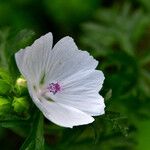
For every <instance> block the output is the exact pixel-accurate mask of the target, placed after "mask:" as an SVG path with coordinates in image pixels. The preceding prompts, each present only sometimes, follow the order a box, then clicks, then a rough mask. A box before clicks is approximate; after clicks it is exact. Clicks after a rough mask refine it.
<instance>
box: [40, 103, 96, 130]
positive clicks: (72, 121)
mask: <svg viewBox="0 0 150 150" xmlns="http://www.w3.org/2000/svg"><path fill="white" fill-rule="evenodd" d="M42 102H43V105H44V109H43V110H42V111H43V114H44V115H45V117H46V118H47V119H49V120H50V121H52V122H54V123H55V124H57V125H59V126H62V127H70V128H72V127H73V126H78V125H84V124H89V123H91V122H93V121H94V118H93V117H91V116H90V115H88V114H86V113H84V112H82V111H80V110H78V109H75V108H73V107H70V106H67V105H64V104H60V103H56V102H48V101H42Z"/></svg>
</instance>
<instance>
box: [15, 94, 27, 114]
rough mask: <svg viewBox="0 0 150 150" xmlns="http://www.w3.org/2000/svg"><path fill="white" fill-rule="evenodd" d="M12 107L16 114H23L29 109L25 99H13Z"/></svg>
mask: <svg viewBox="0 0 150 150" xmlns="http://www.w3.org/2000/svg"><path fill="white" fill-rule="evenodd" d="M12 106H13V108H14V111H15V112H17V113H25V112H27V111H28V109H29V102H28V100H27V99H26V98H25V97H20V98H17V97H14V100H13V103H12Z"/></svg>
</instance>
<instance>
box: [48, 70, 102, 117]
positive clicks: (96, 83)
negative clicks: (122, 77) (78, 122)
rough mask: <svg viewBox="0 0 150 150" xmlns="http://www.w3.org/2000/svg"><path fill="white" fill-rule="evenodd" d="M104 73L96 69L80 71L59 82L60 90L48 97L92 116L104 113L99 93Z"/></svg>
mask: <svg viewBox="0 0 150 150" xmlns="http://www.w3.org/2000/svg"><path fill="white" fill-rule="evenodd" d="M103 81H104V75H103V73H102V72H101V71H98V70H88V71H80V72H78V73H76V74H74V75H72V76H70V77H68V78H66V79H65V80H64V81H62V82H60V85H61V87H62V90H61V92H58V93H56V94H55V95H53V94H52V93H50V92H48V93H47V94H46V96H47V97H50V98H51V99H53V100H54V101H56V102H59V103H62V104H65V105H69V106H71V107H74V108H77V109H79V110H81V111H84V112H85V113H88V114H89V115H92V116H98V115H102V114H104V108H105V104H104V99H103V97H102V96H100V95H99V93H98V92H99V90H100V89H101V87H102V84H103Z"/></svg>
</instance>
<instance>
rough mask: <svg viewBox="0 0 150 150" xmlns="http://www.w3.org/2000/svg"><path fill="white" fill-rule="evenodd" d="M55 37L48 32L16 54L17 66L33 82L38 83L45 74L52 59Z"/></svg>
mask: <svg viewBox="0 0 150 150" xmlns="http://www.w3.org/2000/svg"><path fill="white" fill-rule="evenodd" d="M52 42H53V37H52V34H51V33H48V34H46V35H44V36H42V37H40V38H39V39H37V40H36V41H35V42H34V43H33V44H32V45H31V46H28V47H26V48H25V49H21V50H20V51H19V52H17V53H16V54H15V58H16V63H17V66H18V68H19V70H20V72H21V73H22V75H23V76H24V77H25V78H26V79H27V80H28V81H29V82H31V83H33V84H38V82H39V81H40V80H42V78H43V76H44V75H45V67H46V64H47V61H48V59H50V58H49V57H50V55H51V49H52Z"/></svg>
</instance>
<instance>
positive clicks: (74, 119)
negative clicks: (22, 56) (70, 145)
mask: <svg viewBox="0 0 150 150" xmlns="http://www.w3.org/2000/svg"><path fill="white" fill-rule="evenodd" d="M28 89H29V93H30V96H31V97H32V100H33V101H34V103H35V104H36V106H37V107H38V108H39V109H40V110H41V111H42V113H43V114H44V116H45V117H46V118H47V119H48V120H50V121H52V122H53V123H55V124H57V125H59V126H62V127H70V128H72V127H73V126H78V125H84V124H89V123H91V122H93V121H94V118H93V117H91V116H90V115H88V114H86V113H84V112H82V111H80V110H78V109H76V108H73V107H70V106H67V105H64V104H60V103H56V102H49V101H47V100H46V99H44V98H42V97H40V98H38V97H37V94H36V92H35V91H34V89H33V88H32V86H31V85H29V84H28Z"/></svg>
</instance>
